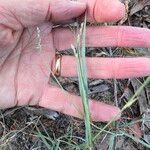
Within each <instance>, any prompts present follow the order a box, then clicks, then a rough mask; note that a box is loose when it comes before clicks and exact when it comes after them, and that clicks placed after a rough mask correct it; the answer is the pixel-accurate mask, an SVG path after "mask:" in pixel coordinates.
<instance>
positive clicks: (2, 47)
mask: <svg viewBox="0 0 150 150" xmlns="http://www.w3.org/2000/svg"><path fill="white" fill-rule="evenodd" d="M81 1H83V2H85V1H86V3H87V7H88V8H87V9H88V20H89V21H98V22H101V21H113V20H114V21H117V20H119V19H121V18H122V17H123V15H124V6H123V4H121V3H120V2H119V1H118V0H112V1H109V0H97V1H96V0H93V1H90V0H89V1H88V0H85V1H84V0H81ZM85 9H86V5H85V3H83V4H79V3H77V2H73V1H69V0H52V1H49V0H45V1H41V0H22V1H21V2H20V1H19V0H0V89H1V90H0V107H1V108H9V107H13V106H16V105H17V106H24V105H39V106H42V107H46V108H49V109H52V110H56V111H59V112H62V113H64V114H69V115H72V116H75V117H80V118H82V115H81V114H82V104H81V100H80V97H78V96H75V95H72V94H69V93H67V92H64V91H62V90H61V89H59V88H57V87H54V86H52V85H49V84H48V81H49V75H50V73H51V69H50V68H51V67H50V66H51V64H52V61H53V59H54V58H55V51H56V49H57V50H59V51H61V50H65V49H68V48H70V45H71V44H73V43H74V42H75V39H74V35H73V33H72V32H71V31H70V30H69V29H67V28H59V27H58V28H54V29H53V28H52V27H53V24H55V23H58V22H65V21H67V20H71V19H73V18H75V17H78V16H80V15H81V14H83V13H84V12H85ZM108 12H109V13H108ZM149 36H150V31H149V30H148V29H140V28H133V27H89V28H88V29H87V47H107V46H123V47H148V46H150V39H149ZM68 62H69V63H68ZM110 64H111V65H110ZM149 65H150V59H149V58H87V68H88V77H89V78H104V79H105V78H117V79H118V78H129V77H130V78H131V77H139V76H147V75H149V74H150V68H149ZM61 76H64V77H72V76H77V71H76V61H75V58H74V57H71V56H63V57H62V66H61ZM90 110H91V116H92V119H93V120H95V121H109V120H110V119H112V118H113V117H114V115H116V114H117V113H118V112H119V109H118V108H117V107H114V106H110V105H107V104H104V103H100V102H96V101H90Z"/></svg>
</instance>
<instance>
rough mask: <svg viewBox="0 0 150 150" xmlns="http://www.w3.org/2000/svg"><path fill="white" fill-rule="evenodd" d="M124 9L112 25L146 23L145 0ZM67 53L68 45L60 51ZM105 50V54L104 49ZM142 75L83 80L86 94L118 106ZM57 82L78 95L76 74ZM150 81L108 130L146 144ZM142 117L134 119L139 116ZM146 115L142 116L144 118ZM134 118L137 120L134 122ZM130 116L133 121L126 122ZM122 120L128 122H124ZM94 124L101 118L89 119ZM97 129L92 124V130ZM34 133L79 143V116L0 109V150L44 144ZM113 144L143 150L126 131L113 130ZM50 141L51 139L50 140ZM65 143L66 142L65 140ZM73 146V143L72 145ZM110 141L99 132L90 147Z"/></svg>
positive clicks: (40, 148)
mask: <svg viewBox="0 0 150 150" xmlns="http://www.w3.org/2000/svg"><path fill="white" fill-rule="evenodd" d="M123 2H124V3H125V4H126V9H127V15H126V17H125V18H124V19H123V20H122V21H119V22H117V23H115V24H116V25H130V26H138V27H144V28H149V29H150V1H149V0H132V1H131V2H129V1H127V0H124V1H123ZM112 52H113V53H112ZM63 54H64V55H65V54H69V55H72V53H70V51H65V52H64V53H63ZM105 54H107V55H105ZM149 55H150V49H149V48H147V49H146V48H144V49H142V48H141V49H140V48H137V49H135V48H132V49H127V48H101V49H95V48H89V49H87V56H89V57H91V56H95V57H112V56H113V57H115V56H122V57H125V56H134V57H136V56H149ZM143 80H144V79H143V78H140V79H139V78H138V79H126V80H101V79H99V80H92V79H91V80H89V81H88V83H89V97H90V98H92V99H95V100H97V101H104V102H106V103H108V104H112V105H118V106H119V107H121V108H122V107H123V106H124V105H125V103H126V101H127V100H128V99H129V98H130V97H131V96H132V95H133V94H134V93H135V91H136V90H137V88H138V87H139V86H140V84H139V83H140V82H139V81H143ZM59 81H60V83H61V85H62V86H63V87H64V88H65V89H66V90H67V91H69V92H72V93H75V94H77V95H79V88H78V80H77V78H59ZM148 116H150V85H149V86H147V87H146V88H145V90H144V92H142V93H141V96H140V97H139V100H138V102H136V103H135V104H134V105H133V106H132V107H130V108H129V109H127V110H126V111H125V112H124V113H123V115H122V118H121V119H120V120H118V121H117V122H116V123H115V124H112V125H111V126H110V127H109V129H108V130H111V131H124V132H127V133H128V134H130V135H132V136H133V137H135V138H137V139H141V140H142V141H144V142H146V143H147V144H149V145H150V118H149V120H148V119H147V120H148V121H147V120H146V119H145V118H146V117H147V118H148ZM142 118H144V119H143V120H144V121H141V122H138V121H137V120H139V119H142ZM145 120H146V121H145ZM136 121H137V123H136ZM131 122H135V123H133V124H131ZM127 124H128V125H127ZM95 125H97V126H98V127H102V126H104V123H100V122H98V123H95ZM97 132H98V130H97V129H95V128H93V134H94V133H97ZM40 134H42V135H44V136H46V137H49V139H51V140H46V141H47V143H48V144H49V145H50V148H49V149H57V148H58V147H59V148H58V149H62V150H63V149H68V150H70V149H78V148H79V147H78V145H80V144H83V143H84V139H85V127H84V122H83V121H82V120H79V119H76V118H73V117H70V116H66V115H63V114H60V113H57V112H53V111H51V110H48V109H43V108H38V107H31V108H30V107H15V108H11V109H5V110H0V149H1V150H32V149H37V150H47V149H48V147H47V146H46V144H45V143H44V142H43V140H42V138H41V136H40ZM114 140H115V145H114V148H113V149H116V150H146V149H148V148H146V147H145V146H144V145H143V144H140V143H137V142H135V141H134V140H131V139H130V138H129V137H125V136H118V137H117V138H115V139H114ZM52 141H53V142H52ZM68 143H71V144H72V145H71V146H70V145H69V144H68ZM75 146H76V148H75ZM109 146H110V135H109V134H106V133H103V134H102V136H101V137H100V138H99V139H98V140H97V141H96V142H95V143H94V150H107V149H109Z"/></svg>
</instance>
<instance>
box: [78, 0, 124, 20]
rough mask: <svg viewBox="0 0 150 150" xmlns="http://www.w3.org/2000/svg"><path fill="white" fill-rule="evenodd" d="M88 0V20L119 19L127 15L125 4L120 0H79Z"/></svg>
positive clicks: (84, 0) (83, 0)
mask: <svg viewBox="0 0 150 150" xmlns="http://www.w3.org/2000/svg"><path fill="white" fill-rule="evenodd" d="M79 1H82V2H87V19H88V21H97V22H109V21H118V20H120V19H121V18H123V16H124V15H125V6H124V4H123V3H121V2H120V1H119V0H111V1H110V0H79Z"/></svg>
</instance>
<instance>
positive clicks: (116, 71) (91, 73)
mask: <svg viewBox="0 0 150 150" xmlns="http://www.w3.org/2000/svg"><path fill="white" fill-rule="evenodd" d="M68 62H69V63H68ZM86 62H87V76H88V77H89V78H102V79H108V78H109V79H110V78H115V79H123V78H132V77H142V76H149V75H150V67H149V66H150V58H144V57H143V58H140V57H139V58H97V57H95V58H93V57H91V58H87V59H86ZM61 76H64V77H77V63H76V58H75V57H71V56H63V57H62V64H61Z"/></svg>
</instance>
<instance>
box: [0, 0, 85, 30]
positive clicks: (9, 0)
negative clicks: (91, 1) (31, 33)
mask: <svg viewBox="0 0 150 150" xmlns="http://www.w3.org/2000/svg"><path fill="white" fill-rule="evenodd" d="M85 9H86V4H85V3H83V2H82V3H81V2H75V1H71V0H44V1H42V0H22V1H20V0H0V12H1V13H0V24H2V25H5V26H7V27H10V28H12V29H14V30H18V29H21V28H23V27H28V26H34V25H37V24H40V23H42V22H44V21H51V22H54V23H55V22H60V21H65V20H69V19H72V18H75V17H78V16H80V15H81V14H82V13H83V12H84V11H85Z"/></svg>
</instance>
